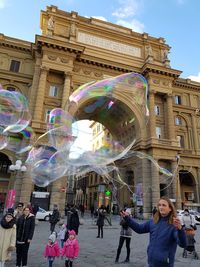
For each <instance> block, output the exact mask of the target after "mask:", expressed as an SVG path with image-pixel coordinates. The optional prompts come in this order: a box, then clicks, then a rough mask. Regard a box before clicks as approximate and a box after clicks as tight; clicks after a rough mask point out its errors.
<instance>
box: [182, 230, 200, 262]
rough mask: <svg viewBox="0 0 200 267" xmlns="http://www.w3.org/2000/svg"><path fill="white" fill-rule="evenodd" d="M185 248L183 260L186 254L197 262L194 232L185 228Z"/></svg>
mask: <svg viewBox="0 0 200 267" xmlns="http://www.w3.org/2000/svg"><path fill="white" fill-rule="evenodd" d="M185 232H186V238H187V247H186V248H184V250H183V258H187V256H188V254H191V255H192V256H193V257H194V259H196V260H198V259H199V256H198V254H197V252H196V250H195V242H196V241H195V239H194V236H195V231H194V229H191V228H186V230H185Z"/></svg>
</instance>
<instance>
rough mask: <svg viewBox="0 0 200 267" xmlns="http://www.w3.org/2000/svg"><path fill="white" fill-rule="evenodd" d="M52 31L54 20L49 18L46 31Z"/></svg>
mask: <svg viewBox="0 0 200 267" xmlns="http://www.w3.org/2000/svg"><path fill="white" fill-rule="evenodd" d="M53 29H54V18H53V16H51V17H50V18H49V20H48V30H53Z"/></svg>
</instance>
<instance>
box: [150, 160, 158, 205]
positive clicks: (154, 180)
mask: <svg viewBox="0 0 200 267" xmlns="http://www.w3.org/2000/svg"><path fill="white" fill-rule="evenodd" d="M151 190H152V207H154V206H157V204H158V200H159V199H160V177H159V170H158V168H157V167H156V166H155V164H154V163H153V162H151Z"/></svg>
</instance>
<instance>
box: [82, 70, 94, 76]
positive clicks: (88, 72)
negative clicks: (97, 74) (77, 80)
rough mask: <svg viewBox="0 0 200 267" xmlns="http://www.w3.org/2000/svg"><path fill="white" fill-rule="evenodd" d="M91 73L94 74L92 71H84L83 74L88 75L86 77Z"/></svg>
mask: <svg viewBox="0 0 200 267" xmlns="http://www.w3.org/2000/svg"><path fill="white" fill-rule="evenodd" d="M91 72H92V71H91V70H89V69H84V70H83V73H84V74H86V75H90V74H91Z"/></svg>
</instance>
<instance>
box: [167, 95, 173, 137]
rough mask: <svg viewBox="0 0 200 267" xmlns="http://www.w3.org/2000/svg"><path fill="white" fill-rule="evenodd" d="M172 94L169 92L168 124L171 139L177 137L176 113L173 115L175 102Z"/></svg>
mask: <svg viewBox="0 0 200 267" xmlns="http://www.w3.org/2000/svg"><path fill="white" fill-rule="evenodd" d="M172 101H173V100H172V94H167V126H168V138H169V139H170V140H174V139H175V130H174V115H173V104H172V103H173V102H172Z"/></svg>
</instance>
